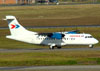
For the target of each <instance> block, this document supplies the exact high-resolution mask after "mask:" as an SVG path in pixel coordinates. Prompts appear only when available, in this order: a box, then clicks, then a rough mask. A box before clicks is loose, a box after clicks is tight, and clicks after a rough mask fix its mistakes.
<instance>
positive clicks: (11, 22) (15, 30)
mask: <svg viewBox="0 0 100 71" xmlns="http://www.w3.org/2000/svg"><path fill="white" fill-rule="evenodd" d="M6 20H7V22H8V26H9V29H10V33H11V35H12V36H17V35H21V34H27V30H26V29H25V28H24V27H23V26H21V25H20V24H19V22H18V21H17V19H16V18H15V16H6Z"/></svg>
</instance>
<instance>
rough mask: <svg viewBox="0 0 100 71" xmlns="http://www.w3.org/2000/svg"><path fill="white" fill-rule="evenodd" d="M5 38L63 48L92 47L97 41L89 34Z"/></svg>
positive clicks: (30, 35)
mask: <svg viewBox="0 0 100 71" xmlns="http://www.w3.org/2000/svg"><path fill="white" fill-rule="evenodd" d="M7 38H10V39H14V40H18V41H23V42H27V43H31V44H41V45H52V44H55V45H56V46H65V45H94V44H96V43H98V40H96V39H95V38H93V37H92V36H91V35H90V34H84V33H82V34H65V36H64V38H62V39H54V38H49V37H47V36H41V35H38V34H37V33H32V32H30V34H23V35H20V36H14V37H13V36H7Z"/></svg>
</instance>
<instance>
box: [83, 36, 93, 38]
mask: <svg viewBox="0 0 100 71" xmlns="http://www.w3.org/2000/svg"><path fill="white" fill-rule="evenodd" d="M85 38H93V37H92V36H85Z"/></svg>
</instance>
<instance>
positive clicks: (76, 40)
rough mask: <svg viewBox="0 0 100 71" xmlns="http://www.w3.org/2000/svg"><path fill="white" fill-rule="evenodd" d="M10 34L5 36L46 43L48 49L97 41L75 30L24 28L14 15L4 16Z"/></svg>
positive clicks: (34, 42) (33, 42) (23, 40)
mask: <svg viewBox="0 0 100 71" xmlns="http://www.w3.org/2000/svg"><path fill="white" fill-rule="evenodd" d="M4 20H7V22H8V26H9V29H10V33H11V35H7V36H6V38H9V39H13V40H17V41H22V42H26V43H30V44H37V45H38V44H40V45H48V46H49V48H50V49H54V47H57V48H58V49H61V47H62V46H65V45H89V47H90V48H93V45H95V44H97V43H98V42H99V41H98V40H97V39H95V38H94V37H93V36H92V35H90V34H85V33H78V32H77V31H68V32H53V33H38V32H33V31H29V30H27V29H25V28H24V27H23V26H22V25H20V24H19V22H18V21H17V19H16V17H15V16H10V15H8V16H6V18H5V19H4Z"/></svg>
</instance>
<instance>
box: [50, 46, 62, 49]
mask: <svg viewBox="0 0 100 71" xmlns="http://www.w3.org/2000/svg"><path fill="white" fill-rule="evenodd" d="M55 47H57V48H58V49H61V46H50V47H49V49H54V48H55Z"/></svg>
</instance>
